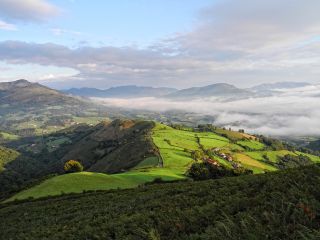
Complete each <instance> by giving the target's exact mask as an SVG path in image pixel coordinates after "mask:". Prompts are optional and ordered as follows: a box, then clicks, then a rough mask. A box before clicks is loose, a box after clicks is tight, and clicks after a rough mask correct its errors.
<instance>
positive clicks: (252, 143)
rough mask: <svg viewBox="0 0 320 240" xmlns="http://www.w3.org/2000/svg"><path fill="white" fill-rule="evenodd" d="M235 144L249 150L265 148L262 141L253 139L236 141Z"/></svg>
mask: <svg viewBox="0 0 320 240" xmlns="http://www.w3.org/2000/svg"><path fill="white" fill-rule="evenodd" d="M237 144H238V145H240V146H242V147H246V148H250V149H251V150H262V149H264V148H265V145H264V144H263V143H261V142H258V141H255V140H245V141H238V142H237Z"/></svg>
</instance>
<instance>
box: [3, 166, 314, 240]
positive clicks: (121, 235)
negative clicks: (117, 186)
mask: <svg viewBox="0 0 320 240" xmlns="http://www.w3.org/2000/svg"><path fill="white" fill-rule="evenodd" d="M79 181H81V179H79ZM80 183H81V182H80ZM319 184H320V167H319V165H313V166H307V167H300V168H297V169H289V170H284V171H277V172H272V173H267V174H259V175H251V176H241V177H232V178H223V179H219V180H209V181H198V182H191V181H187V182H180V183H170V184H154V185H149V186H141V187H139V188H135V189H128V190H120V191H119V190H112V191H97V192H87V193H82V194H69V195H64V196H60V197H55V198H50V197H47V198H43V199H39V200H33V201H32V200H25V201H20V202H12V203H8V204H1V205H0V219H5V222H3V224H0V235H1V237H2V238H3V239H17V240H19V239H97V240H98V239H168V240H169V239H190V240H191V239H318V238H319V236H320V232H319V224H320V217H319V211H320V207H319V206H320V202H319ZM74 185H77V182H74Z"/></svg>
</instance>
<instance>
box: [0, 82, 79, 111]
mask: <svg viewBox="0 0 320 240" xmlns="http://www.w3.org/2000/svg"><path fill="white" fill-rule="evenodd" d="M0 104H2V105H5V104H9V105H10V106H11V107H12V106H19V107H29V108H30V107H44V106H52V105H53V106H55V105H64V104H70V105H71V104H74V105H80V104H85V102H81V101H80V100H79V99H75V98H72V97H69V96H66V95H65V94H63V93H61V92H58V91H56V90H53V89H50V88H47V87H45V86H43V85H41V84H38V83H31V82H29V81H27V80H24V79H21V80H17V81H13V82H2V83H0Z"/></svg>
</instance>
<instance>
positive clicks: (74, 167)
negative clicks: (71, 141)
mask: <svg viewBox="0 0 320 240" xmlns="http://www.w3.org/2000/svg"><path fill="white" fill-rule="evenodd" d="M63 169H64V171H65V172H66V173H73V172H82V170H83V166H82V164H81V163H80V162H78V161H76V160H69V161H67V162H66V163H65V164H64V167H63Z"/></svg>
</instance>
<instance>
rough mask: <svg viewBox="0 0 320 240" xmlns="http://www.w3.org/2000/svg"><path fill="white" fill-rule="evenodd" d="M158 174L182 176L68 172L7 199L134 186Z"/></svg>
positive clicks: (160, 171)
mask: <svg viewBox="0 0 320 240" xmlns="http://www.w3.org/2000/svg"><path fill="white" fill-rule="evenodd" d="M159 176H161V178H162V179H163V180H166V181H172V180H179V179H183V178H184V177H183V176H179V175H177V174H174V173H172V172H171V171H167V170H166V169H150V171H144V172H141V171H132V172H127V173H120V174H104V173H93V172H80V173H70V174H65V175H60V176H56V177H53V178H50V179H48V180H46V181H44V182H42V183H41V184H39V185H37V186H35V187H32V188H30V189H27V190H25V191H22V192H20V193H18V194H16V195H14V196H13V197H11V198H10V199H8V200H7V201H12V200H14V199H26V198H30V197H31V198H40V197H45V196H56V195H60V194H63V193H81V192H83V191H90V190H110V189H118V188H121V189H126V188H134V187H137V186H139V185H140V184H142V183H146V182H151V181H153V180H154V179H155V178H158V177H159Z"/></svg>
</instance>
